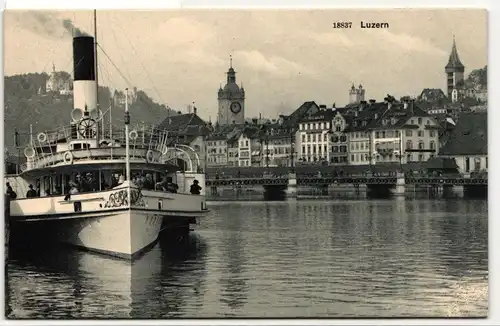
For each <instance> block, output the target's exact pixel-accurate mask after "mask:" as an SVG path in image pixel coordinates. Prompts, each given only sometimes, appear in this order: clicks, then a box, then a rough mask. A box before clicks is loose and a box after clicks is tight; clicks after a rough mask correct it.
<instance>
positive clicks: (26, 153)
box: [24, 146, 35, 158]
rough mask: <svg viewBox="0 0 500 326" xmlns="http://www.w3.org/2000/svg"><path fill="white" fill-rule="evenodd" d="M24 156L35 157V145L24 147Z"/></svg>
mask: <svg viewBox="0 0 500 326" xmlns="http://www.w3.org/2000/svg"><path fill="white" fill-rule="evenodd" d="M24 156H26V157H27V158H32V157H35V149H34V148H33V147H31V146H30V147H26V148H25V149H24Z"/></svg>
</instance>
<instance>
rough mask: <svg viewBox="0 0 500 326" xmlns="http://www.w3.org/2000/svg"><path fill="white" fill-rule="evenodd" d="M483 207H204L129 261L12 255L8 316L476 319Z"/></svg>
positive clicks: (484, 296) (483, 257)
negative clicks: (189, 223)
mask: <svg viewBox="0 0 500 326" xmlns="http://www.w3.org/2000/svg"><path fill="white" fill-rule="evenodd" d="M487 238H488V230H487V203H486V202H481V201H455V202H453V201H451V202H445V201H431V200H406V201H383V200H381V201H349V200H332V201H328V202H322V201H295V202H259V203H254V202H231V203H227V202H225V203H212V213H211V215H210V216H209V217H207V218H206V219H204V220H202V222H201V224H200V225H199V226H198V227H197V231H196V234H195V235H194V236H192V238H191V242H190V243H189V244H188V245H187V246H186V247H182V248H180V247H179V248H171V246H170V245H168V244H166V243H165V242H164V241H161V242H160V243H159V244H158V245H157V246H156V247H155V248H153V250H151V251H150V252H148V253H147V254H146V255H145V256H144V257H142V258H141V259H140V260H138V261H137V262H135V263H134V264H133V265H130V264H126V263H124V262H121V261H118V260H112V259H108V258H105V257H102V256H98V255H93V254H89V253H83V252H77V251H73V250H62V249H44V251H42V252H33V253H26V252H22V253H19V252H12V253H11V254H10V257H11V258H12V259H11V261H10V262H9V265H8V268H7V273H8V283H7V294H8V305H7V314H8V317H9V318H54V319H58V318H179V317H184V318H196V317H463V316H471V317H481V316H482V317H484V316H487V313H488V251H487Z"/></svg>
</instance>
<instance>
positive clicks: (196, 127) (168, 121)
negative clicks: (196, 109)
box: [158, 113, 209, 135]
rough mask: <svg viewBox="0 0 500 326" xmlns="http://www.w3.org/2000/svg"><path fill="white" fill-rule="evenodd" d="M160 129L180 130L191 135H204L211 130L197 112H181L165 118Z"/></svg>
mask: <svg viewBox="0 0 500 326" xmlns="http://www.w3.org/2000/svg"><path fill="white" fill-rule="evenodd" d="M158 129H163V130H168V131H178V132H181V133H184V134H190V135H202V134H207V133H208V132H209V126H208V125H207V123H206V122H205V121H203V119H201V118H200V117H199V116H198V115H197V114H196V113H187V114H180V115H176V116H169V117H167V118H165V120H163V121H162V122H161V123H160V124H159V125H158Z"/></svg>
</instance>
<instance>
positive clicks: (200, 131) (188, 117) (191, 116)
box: [157, 108, 212, 169]
mask: <svg viewBox="0 0 500 326" xmlns="http://www.w3.org/2000/svg"><path fill="white" fill-rule="evenodd" d="M157 128H158V129H159V130H161V131H164V132H167V135H168V143H167V145H168V146H176V145H183V146H189V147H191V148H192V149H193V150H194V152H196V154H197V155H198V159H199V162H200V168H201V169H205V168H206V167H207V163H208V162H207V154H208V153H207V146H206V144H207V141H206V139H207V137H208V135H210V134H211V132H212V130H211V127H210V126H209V125H208V124H207V123H206V122H205V121H203V119H201V118H200V117H199V116H198V114H197V109H196V108H194V110H193V112H192V113H188V114H179V115H175V116H169V117H167V118H165V119H164V120H163V121H162V122H161V123H160V124H159V125H158V127H157ZM177 158H178V159H182V160H185V159H186V158H185V157H183V155H182V154H178V156H177Z"/></svg>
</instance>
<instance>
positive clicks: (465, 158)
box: [439, 112, 488, 173]
mask: <svg viewBox="0 0 500 326" xmlns="http://www.w3.org/2000/svg"><path fill="white" fill-rule="evenodd" d="M439 155H440V156H442V157H449V158H453V159H455V162H456V163H457V165H458V167H459V171H460V172H461V173H470V172H482V171H488V115H487V113H486V112H467V113H462V114H460V116H459V119H458V121H457V124H456V126H455V128H454V129H453V131H452V132H451V134H450V137H449V140H448V142H447V143H446V144H445V145H444V146H443V148H442V149H441V150H440V153H439Z"/></svg>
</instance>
